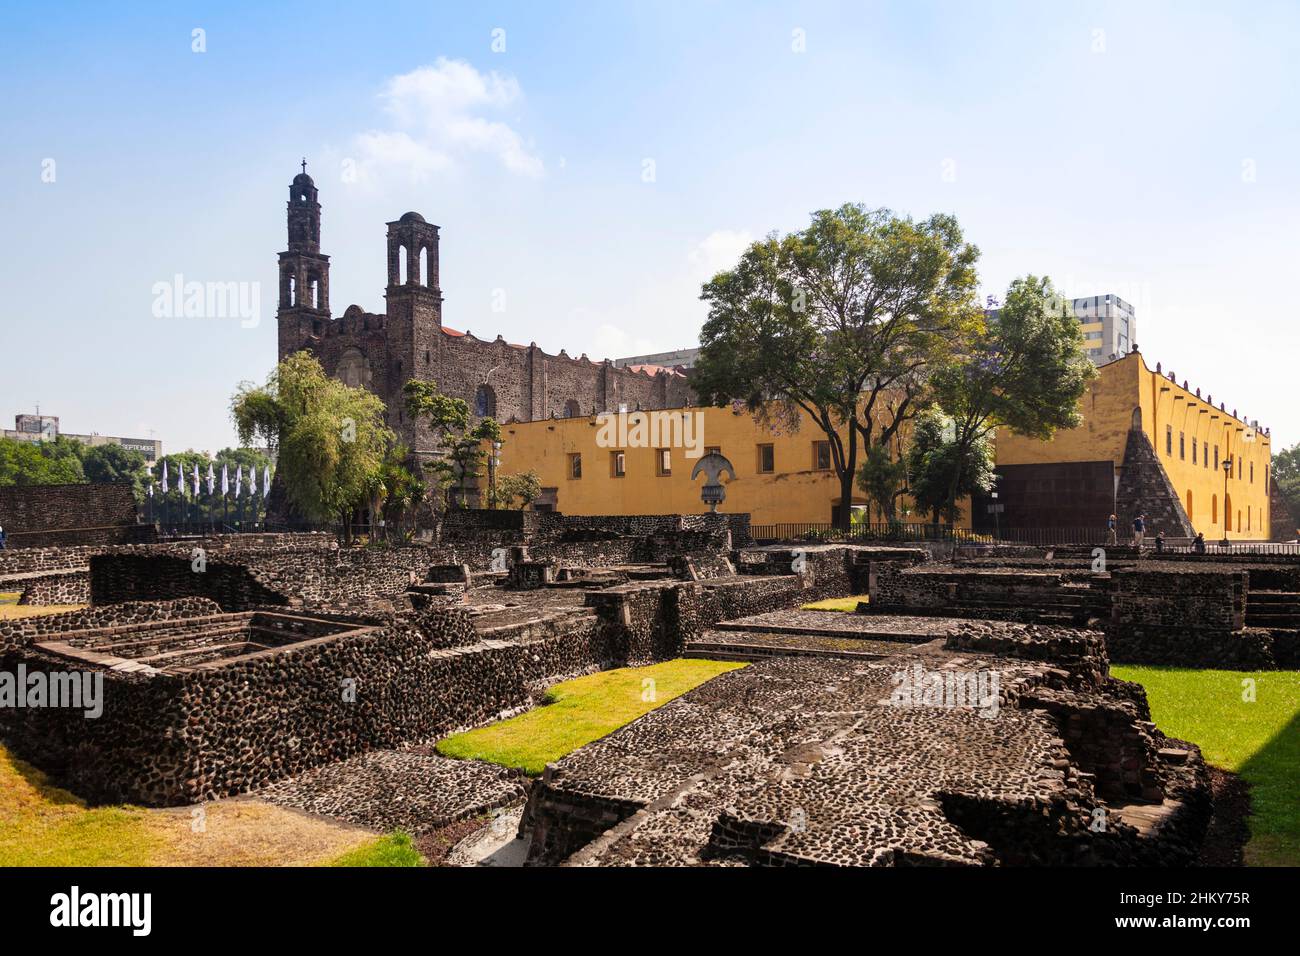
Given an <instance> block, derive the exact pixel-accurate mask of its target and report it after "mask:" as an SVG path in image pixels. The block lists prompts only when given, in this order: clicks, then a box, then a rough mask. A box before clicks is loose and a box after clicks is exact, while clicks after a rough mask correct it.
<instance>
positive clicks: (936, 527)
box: [750, 521, 1109, 546]
mask: <svg viewBox="0 0 1300 956" xmlns="http://www.w3.org/2000/svg"><path fill="white" fill-rule="evenodd" d="M750 533H751V534H752V535H753V537H754V540H755V541H757V542H758V543H759V544H775V543H780V542H787V541H788V542H821V541H852V542H872V541H879V542H909V541H917V542H919V541H946V542H951V543H954V544H1023V545H1030V546H1053V545H1064V544H1080V545H1093V544H1106V543H1108V541H1109V532H1108V531H1107V530H1106V529H1105V528H999V529H998V530H996V531H974V530H972V529H970V528H950V527H948V526H947V525H943V524H934V523H933V522H901V521H900V522H893V523H879V522H877V523H865V522H864V523H859V524H854V525H852V526H851V527H849V528H836V527H834V526H833V525H832V524H830V523H829V522H826V523H806V522H805V523H790V522H787V523H784V524H767V525H753V526H752V527H751V528H750Z"/></svg>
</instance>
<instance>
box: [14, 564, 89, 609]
mask: <svg viewBox="0 0 1300 956" xmlns="http://www.w3.org/2000/svg"><path fill="white" fill-rule="evenodd" d="M5 587H6V585H5V584H4V582H3V581H0V589H4V588H5ZM18 603H19V604H28V605H52V604H89V603H90V573H89V572H87V571H65V572H62V573H54V574H42V575H38V576H37V577H33V578H28V579H27V580H26V581H24V582H23V589H22V597H20V598H19V599H18Z"/></svg>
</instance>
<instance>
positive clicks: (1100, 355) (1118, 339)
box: [987, 293, 1137, 365]
mask: <svg viewBox="0 0 1300 956" xmlns="http://www.w3.org/2000/svg"><path fill="white" fill-rule="evenodd" d="M1069 304H1070V308H1071V309H1072V310H1073V312H1074V316H1075V318H1077V319H1078V320H1079V325H1080V327H1081V328H1082V330H1083V348H1084V351H1085V352H1087V354H1088V358H1089V359H1091V361H1092V364H1093V365H1105V364H1107V363H1108V362H1113V361H1115V359H1117V358H1123V357H1124V356H1125V355H1127V354H1128V353H1129V352H1131V351H1132V350H1133V343H1134V342H1136V341H1137V313H1136V312H1135V311H1134V309H1133V306H1132V305H1130V304H1129V303H1128V302H1125V301H1124V300H1123V299H1121V298H1120V297H1119V296H1117V295H1115V294H1114V293H1109V294H1107V295H1090V296H1085V297H1084V298H1082V299H1071V300H1070V303H1069ZM1000 311H1002V310H1001V309H989V310H987V314H988V315H989V316H996V315H997V314H998V313H999V312H1000Z"/></svg>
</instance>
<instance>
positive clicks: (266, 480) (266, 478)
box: [262, 465, 271, 498]
mask: <svg viewBox="0 0 1300 956" xmlns="http://www.w3.org/2000/svg"><path fill="white" fill-rule="evenodd" d="M270 493H271V466H270V465H263V466H262V497H263V498H265V497H266V496H267V495H269V494H270Z"/></svg>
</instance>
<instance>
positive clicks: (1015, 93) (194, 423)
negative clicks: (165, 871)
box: [0, 0, 1300, 451]
mask: <svg viewBox="0 0 1300 956" xmlns="http://www.w3.org/2000/svg"><path fill="white" fill-rule="evenodd" d="M117 6H119V5H108V4H92V3H85V4H78V3H62V4H54V5H46V4H41V5H37V4H15V3H9V4H6V5H5V8H4V10H3V12H0V83H2V84H3V88H4V89H5V90H6V94H5V96H4V99H3V103H2V104H0V143H3V147H0V222H2V223H3V229H0V288H2V289H3V290H4V298H5V301H4V306H3V316H4V318H3V323H4V325H3V339H2V341H3V342H4V347H3V356H4V360H3V362H2V363H0V416H5V417H7V416H11V415H12V414H14V413H15V412H19V411H31V410H32V409H33V408H34V406H35V404H36V403H37V402H39V403H40V405H41V409H42V411H44V412H46V413H49V414H56V415H59V416H61V418H62V424H63V427H64V428H65V429H66V430H68V431H79V432H88V431H99V432H101V433H104V434H130V435H132V436H140V437H147V435H148V433H149V432H150V431H152V432H154V433H155V434H156V436H157V437H158V438H160V439H161V440H162V441H163V443H164V449H165V450H167V451H178V450H183V449H184V448H188V447H194V448H201V449H209V450H216V449H217V448H219V447H221V446H223V445H226V444H229V443H232V442H233V440H234V434H233V428H232V427H231V425H230V422H229V414H228V404H229V397H230V394H231V392H232V391H233V389H234V388H235V386H236V384H237V383H238V382H239V381H241V380H245V379H253V380H258V381H260V380H262V379H263V378H264V377H265V375H266V373H267V372H268V371H269V369H270V367H271V366H272V365H273V363H274V360H275V352H276V336H275V321H274V309H275V290H276V269H275V263H276V253H277V252H279V251H280V250H282V249H283V248H284V247H285V243H286V238H285V224H284V208H285V200H286V199H287V194H288V189H287V187H288V183H289V180H290V179H291V178H292V176H293V175H294V174H295V173H296V172H297V171H298V162H299V160H300V158H301V157H303V156H306V157H307V160H308V170H309V172H311V173H312V175H313V176H314V177H315V179H316V183H317V185H318V187H319V189H320V198H321V202H322V204H323V207H324V213H323V222H322V248H323V251H324V252H326V253H327V254H329V255H330V256H331V257H332V265H331V274H330V283H331V291H330V297H331V305H332V307H333V311H334V314H335V315H336V316H337V315H339V314H341V313H342V311H343V310H344V309H345V308H346V307H347V306H348V305H349V304H351V303H353V302H355V303H358V304H360V305H362V306H363V307H365V308H366V309H368V310H371V311H382V309H383V298H382V291H383V285H384V282H385V274H384V268H385V266H384V254H385V252H384V223H385V222H386V221H388V220H390V219H394V218H396V217H397V216H398V215H400V214H401V213H402V212H404V211H406V210H408V209H414V210H417V211H419V212H421V213H423V214H424V215H425V216H426V217H427V218H428V219H429V220H430V221H432V222H436V223H438V224H439V225H440V226H441V227H442V288H443V293H444V295H445V297H446V301H445V303H444V321H445V322H446V324H447V325H449V326H452V327H453V328H457V329H466V328H468V329H471V330H472V331H474V332H475V333H476V334H477V335H480V336H485V337H486V336H489V335H496V334H497V333H500V334H502V335H504V336H505V337H506V338H508V339H510V340H512V341H518V342H525V343H527V342H531V341H536V342H537V343H538V344H539V345H541V346H542V347H543V348H545V349H547V350H548V351H552V352H554V351H558V350H559V349H560V348H565V349H567V350H568V351H569V352H570V353H571V354H575V355H576V354H579V353H582V352H586V353H587V354H589V355H590V356H591V357H592V358H603V357H606V356H609V357H613V356H617V355H623V354H629V353H634V352H643V351H654V350H662V349H669V348H674V347H680V346H686V345H692V344H695V342H696V336H697V333H698V329H699V326H700V323H701V321H702V319H703V316H704V310H703V307H702V305H701V303H700V302H699V301H698V299H697V296H698V289H699V283H700V282H701V281H702V280H703V279H704V278H706V277H707V276H708V275H709V274H710V273H711V272H712V271H713V270H715V269H718V268H722V267H724V266H726V265H728V264H729V263H730V262H732V261H734V257H735V255H736V254H737V252H738V251H739V250H740V248H742V247H743V245H744V243H745V242H746V241H748V240H749V239H752V238H756V237H758V236H761V235H762V234H764V233H766V232H769V231H771V230H773V229H776V230H781V231H788V230H792V229H796V228H799V227H800V226H801V225H803V224H804V223H805V222H806V221H807V216H808V213H809V212H810V211H811V210H814V209H817V208H823V207H827V206H835V205H838V204H840V203H842V202H845V201H861V202H865V203H867V204H868V205H870V206H873V207H874V206H886V207H889V208H892V209H894V210H896V211H898V212H900V213H907V214H912V215H915V216H918V217H921V216H926V215H929V214H930V213H933V212H938V211H944V212H952V213H954V214H956V215H957V217H958V219H959V221H960V222H961V224H962V226H963V228H964V229H965V231H966V234H967V236H968V237H969V238H970V240H971V241H973V242H975V243H976V244H977V245H978V246H979V247H980V249H981V251H982V256H981V260H980V267H979V268H980V275H981V282H982V286H983V288H984V291H985V292H986V293H989V294H999V293H1001V292H1002V291H1003V290H1004V289H1005V287H1006V285H1007V283H1008V282H1009V281H1010V280H1011V279H1012V278H1014V277H1015V276H1018V275H1023V274H1025V273H1029V272H1032V273H1036V274H1047V275H1050V276H1052V277H1053V278H1054V280H1055V281H1056V282H1057V285H1058V286H1059V287H1061V288H1062V290H1063V291H1064V292H1065V293H1067V294H1068V295H1071V296H1083V295H1092V294H1096V293H1104V292H1117V293H1119V294H1120V295H1121V296H1123V297H1124V298H1126V299H1128V300H1129V301H1130V302H1133V303H1134V304H1135V305H1136V306H1137V309H1138V335H1137V339H1138V344H1139V345H1140V346H1141V348H1142V351H1143V352H1144V353H1145V354H1146V355H1147V358H1148V361H1149V362H1150V363H1151V364H1152V365H1154V363H1155V362H1156V361H1161V362H1163V363H1164V367H1165V369H1170V368H1173V369H1174V370H1175V371H1176V372H1177V374H1178V376H1179V378H1180V379H1182V378H1187V379H1188V380H1189V382H1190V383H1191V384H1192V386H1193V387H1198V386H1199V387H1202V388H1203V389H1205V390H1207V391H1209V392H1211V393H1213V394H1214V396H1215V398H1216V401H1217V400H1219V399H1222V400H1225V401H1226V402H1227V404H1228V407H1229V408H1233V407H1236V408H1238V409H1239V410H1240V411H1241V412H1242V413H1243V414H1246V415H1249V416H1251V417H1254V418H1258V419H1259V420H1260V422H1261V424H1263V425H1266V426H1271V427H1272V428H1273V436H1274V443H1275V447H1280V445H1281V444H1291V443H1293V442H1296V441H1297V440H1300V402H1297V401H1296V399H1295V389H1294V379H1295V377H1296V374H1297V368H1296V366H1297V359H1298V358H1300V331H1297V323H1296V318H1297V316H1296V308H1295V305H1294V304H1293V303H1292V302H1291V301H1290V295H1288V294H1286V293H1285V289H1286V288H1288V287H1287V286H1286V285H1285V282H1286V281H1287V280H1289V279H1290V278H1291V276H1292V275H1293V274H1294V272H1295V270H1296V268H1297V266H1300V261H1298V258H1297V228H1296V227H1297V218H1298V216H1297V214H1298V213H1300V188H1298V187H1300V164H1297V162H1296V157H1297V156H1298V155H1300V109H1297V96H1298V95H1300V84H1298V83H1297V79H1298V77H1300V68H1297V66H1296V64H1297V63H1300V22H1298V21H1300V13H1298V12H1297V9H1298V8H1297V6H1296V5H1295V4H1294V3H1289V4H1288V3H1275V4H1270V3H1250V4H1229V3H1223V4H1194V3H1185V2H1184V3H1176V4H1175V3H1169V4H1162V3H1115V4H1110V3H1047V4H1044V3H1013V2H987V3H977V2H952V3H923V2H907V3H903V2H898V3H831V2H817V3H811V2H810V3H760V2H693V3H686V2H682V3H672V2H661V3H651V2H642V3H630V2H629V3H619V2H610V0H606V2H600V3H597V2H592V3H564V2H559V0H556V2H554V3H547V4H539V3H519V4H504V3H503V4H491V3H475V4H468V3H466V4H450V3H385V4H367V5H361V4H346V5H345V4H333V3H326V2H319V3H311V4H280V5H270V4H268V5H263V4H251V3H249V4H243V3H223V4H201V3H194V4H177V3H170V4H157V5H151V4H135V5H130V6H129V7H128V8H127V9H125V10H118V9H115V8H116V7H117ZM121 6H126V5H121ZM195 29H200V30H202V31H203V34H202V36H203V40H204V45H205V46H206V49H205V51H204V52H194V51H193V49H192V47H193V46H194V42H195V41H194V33H193V31H194V30H195ZM494 31H504V33H503V34H502V33H500V32H497V33H495V34H494ZM494 38H495V41H496V46H497V47H498V49H496V50H494V48H493V45H494ZM502 39H504V50H500V49H499V48H500V46H501V41H502ZM801 40H802V42H800V41H801ZM800 47H802V49H800ZM50 160H53V165H52V166H51V165H50V163H49V162H48V161H50ZM650 164H652V165H650ZM649 169H652V170H653V177H652V181H647V179H648V178H650V177H647V170H649ZM51 172H52V173H53V175H52V176H51ZM50 179H52V180H53V181H47V180H50ZM178 274H179V275H182V276H183V277H184V279H185V280H186V281H199V282H239V283H244V284H245V286H244V288H245V289H247V290H252V289H258V290H260V315H259V316H258V318H257V320H255V321H251V320H241V319H240V318H239V317H238V316H232V317H229V318H220V317H203V318H185V317H183V316H176V317H159V316H158V315H156V314H155V312H156V311H157V310H156V309H155V307H154V306H155V298H156V295H155V290H154V286H155V284H157V283H160V282H164V283H166V282H171V281H172V279H173V276H175V275H178ZM502 306H504V308H502Z"/></svg>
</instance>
